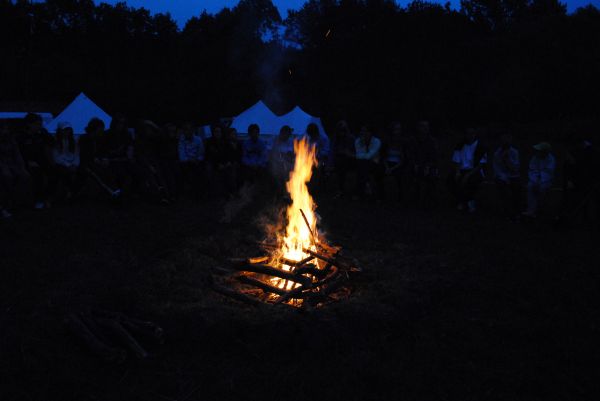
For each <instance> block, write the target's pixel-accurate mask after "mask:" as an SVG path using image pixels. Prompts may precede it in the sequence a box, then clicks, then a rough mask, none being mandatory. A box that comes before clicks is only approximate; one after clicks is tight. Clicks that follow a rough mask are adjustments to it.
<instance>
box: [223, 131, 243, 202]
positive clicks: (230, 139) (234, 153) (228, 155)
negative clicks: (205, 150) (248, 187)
mask: <svg viewBox="0 0 600 401" xmlns="http://www.w3.org/2000/svg"><path fill="white" fill-rule="evenodd" d="M224 150H225V161H226V162H225V168H224V178H225V189H226V191H227V194H228V195H232V194H234V193H235V192H236V191H237V190H238V188H239V187H240V179H239V171H240V166H241V164H242V145H241V144H240V141H239V139H238V134H237V130H236V129H235V128H229V129H228V130H227V136H226V138H225V140H224Z"/></svg>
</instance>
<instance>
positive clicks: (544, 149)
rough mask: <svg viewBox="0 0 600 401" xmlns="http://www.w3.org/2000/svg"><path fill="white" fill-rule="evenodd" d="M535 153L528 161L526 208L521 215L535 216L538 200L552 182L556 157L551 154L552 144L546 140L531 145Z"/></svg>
mask: <svg viewBox="0 0 600 401" xmlns="http://www.w3.org/2000/svg"><path fill="white" fill-rule="evenodd" d="M533 149H534V150H535V153H534V155H533V157H532V158H531V160H530V161H529V171H528V174H527V175H528V178H529V182H528V184H527V210H525V212H523V215H524V216H526V217H530V218H535V217H536V216H537V213H538V210H539V205H540V202H541V201H543V199H544V197H545V196H546V194H547V193H548V190H549V189H550V187H551V186H552V183H553V182H554V171H555V170H556V159H555V158H554V155H552V153H551V150H552V146H551V145H550V144H549V143H548V142H540V143H538V144H537V145H534V146H533Z"/></svg>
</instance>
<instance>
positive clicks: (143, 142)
mask: <svg viewBox="0 0 600 401" xmlns="http://www.w3.org/2000/svg"><path fill="white" fill-rule="evenodd" d="M136 132H137V136H136V139H135V144H134V157H135V164H136V172H137V176H138V185H140V188H139V189H140V190H141V191H142V192H143V193H146V194H147V195H148V196H149V197H150V198H154V199H156V200H159V201H160V203H162V204H165V205H167V204H169V203H170V200H169V199H170V198H171V195H170V194H169V191H168V188H167V185H166V182H165V179H164V176H163V173H162V170H161V168H160V156H159V155H160V152H159V146H160V145H161V142H160V128H159V127H158V126H157V125H156V124H155V123H154V122H152V121H150V120H143V121H141V123H140V126H139V129H138V130H136Z"/></svg>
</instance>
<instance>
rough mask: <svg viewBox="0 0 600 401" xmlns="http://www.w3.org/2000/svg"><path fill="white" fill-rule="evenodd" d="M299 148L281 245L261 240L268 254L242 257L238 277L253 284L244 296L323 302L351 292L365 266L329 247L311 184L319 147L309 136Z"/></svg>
mask: <svg viewBox="0 0 600 401" xmlns="http://www.w3.org/2000/svg"><path fill="white" fill-rule="evenodd" d="M294 152H295V155H296V161H295V163H294V170H293V171H292V172H291V173H290V178H289V180H288V182H287V190H288V192H289V194H290V197H291V200H292V203H291V205H289V206H288V208H287V227H286V230H285V233H284V234H282V235H280V236H279V237H278V238H277V242H276V243H275V244H266V243H261V244H260V246H261V248H262V249H263V251H265V252H266V253H267V255H265V256H261V257H255V258H249V259H243V260H237V261H235V264H234V268H236V269H237V270H239V271H240V273H239V275H238V276H237V277H236V278H237V280H238V281H239V282H240V283H242V284H244V285H246V286H250V287H253V289H250V290H245V291H244V290H242V294H252V295H257V296H258V297H259V298H260V299H261V300H263V301H265V302H268V303H274V304H281V303H285V304H287V305H291V306H302V305H305V304H306V303H311V304H314V305H319V304H322V303H324V302H326V301H328V300H331V299H337V298H340V296H342V295H343V294H346V293H347V292H348V290H347V288H346V287H345V284H346V283H347V279H348V273H350V272H356V271H359V270H360V269H358V268H356V267H353V265H352V262H351V261H350V260H349V259H347V258H343V257H342V256H341V254H340V251H341V248H339V247H333V246H330V245H328V244H327V243H326V242H325V240H324V239H323V238H322V235H320V233H319V231H318V230H317V216H316V214H315V208H316V205H315V203H314V200H313V198H312V196H311V195H310V193H309V191H308V187H307V183H308V182H310V179H311V176H312V169H313V167H315V166H316V165H317V159H316V156H315V154H316V150H315V147H314V146H313V145H310V144H309V142H308V140H307V139H302V140H296V141H294ZM256 289H259V291H260V292H259V293H258V294H257V293H256ZM237 298H238V299H239V297H237Z"/></svg>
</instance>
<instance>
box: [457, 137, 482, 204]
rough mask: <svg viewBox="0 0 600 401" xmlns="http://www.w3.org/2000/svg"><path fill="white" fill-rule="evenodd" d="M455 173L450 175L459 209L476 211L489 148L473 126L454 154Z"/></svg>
mask: <svg viewBox="0 0 600 401" xmlns="http://www.w3.org/2000/svg"><path fill="white" fill-rule="evenodd" d="M452 162H453V163H454V170H455V171H454V173H451V174H450V176H449V187H450V191H451V192H452V194H453V195H454V197H455V198H456V200H457V202H458V209H459V210H464V209H465V207H467V208H468V211H469V212H470V213H473V212H475V209H476V208H475V195H476V193H477V190H478V189H479V186H480V185H481V183H482V182H483V179H484V177H485V171H484V167H485V166H486V164H487V150H486V149H485V147H484V146H483V145H482V144H481V141H480V140H479V138H478V137H477V131H476V130H475V129H473V128H469V129H467V130H466V133H465V139H464V140H463V141H462V142H461V143H459V145H458V146H457V147H456V148H455V150H454V153H453V154H452Z"/></svg>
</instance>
